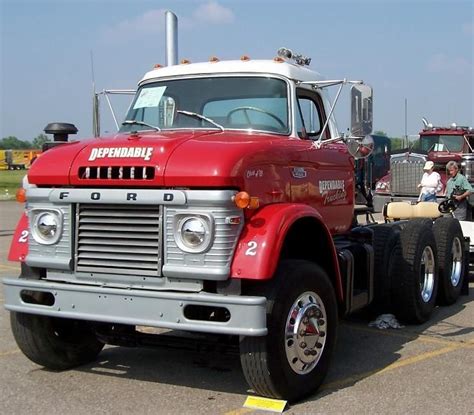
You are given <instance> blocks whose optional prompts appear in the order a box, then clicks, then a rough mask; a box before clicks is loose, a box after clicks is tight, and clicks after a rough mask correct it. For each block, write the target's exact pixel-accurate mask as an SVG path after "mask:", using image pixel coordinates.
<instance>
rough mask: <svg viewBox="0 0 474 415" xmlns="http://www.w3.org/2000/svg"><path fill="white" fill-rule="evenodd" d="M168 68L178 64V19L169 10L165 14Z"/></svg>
mask: <svg viewBox="0 0 474 415" xmlns="http://www.w3.org/2000/svg"><path fill="white" fill-rule="evenodd" d="M165 31H166V66H171V65H177V64H178V18H177V17H176V15H175V14H174V13H173V12H170V11H169V10H168V11H166V13H165Z"/></svg>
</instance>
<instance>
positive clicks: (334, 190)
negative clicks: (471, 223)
mask: <svg viewBox="0 0 474 415" xmlns="http://www.w3.org/2000/svg"><path fill="white" fill-rule="evenodd" d="M308 64H309V59H308V58H306V57H304V56H302V55H299V54H295V53H293V52H291V51H290V50H288V49H284V48H282V49H281V50H279V53H278V56H276V57H275V58H274V59H271V60H252V59H250V58H248V57H247V56H243V57H242V58H241V59H240V60H236V61H219V60H218V59H217V58H211V60H210V61H209V62H204V63H196V64H191V63H189V62H188V61H183V63H182V64H179V65H172V66H167V67H161V66H160V65H157V66H156V67H155V68H154V69H153V70H152V71H150V72H148V73H147V74H146V75H145V77H144V78H143V79H142V80H141V81H140V83H139V85H138V90H137V93H136V95H135V98H134V100H133V102H132V104H131V106H130V110H129V112H128V114H127V117H126V119H125V120H124V122H123V124H122V128H121V129H120V131H119V132H118V133H117V134H116V135H115V136H113V137H109V138H104V137H98V138H96V139H90V140H84V141H70V142H57V143H56V144H57V145H55V146H54V147H52V148H50V149H48V150H47V151H45V152H44V154H43V155H42V156H41V157H40V158H39V159H38V160H37V161H36V162H35V163H34V164H33V166H32V167H31V169H30V171H29V173H28V181H29V187H28V189H27V193H26V195H27V206H26V211H27V214H26V216H25V217H24V218H23V220H22V222H20V224H19V226H18V228H17V231H16V234H15V238H14V240H13V245H12V250H11V255H10V258H11V259H12V260H20V261H21V262H22V272H21V275H20V276H19V278H15V277H13V276H12V278H5V279H4V281H3V284H4V291H5V294H4V298H5V301H4V303H5V307H6V309H7V310H9V311H10V312H11V313H10V315H11V325H12V331H13V334H14V337H15V340H16V342H17V343H18V346H19V347H20V349H21V350H22V352H23V353H24V354H25V355H26V356H27V357H28V358H29V359H31V360H32V361H34V362H36V363H38V364H39V365H42V366H45V367H47V368H50V369H54V370H64V369H68V368H71V367H74V366H78V365H81V364H84V363H87V362H91V361H94V360H95V359H96V358H97V356H98V354H99V353H100V351H101V349H102V348H103V347H104V345H105V344H116V345H127V346H130V345H140V344H150V342H151V341H152V340H151V338H150V336H151V335H150V334H149V333H145V332H143V331H142V330H141V327H143V326H148V327H153V328H160V329H171V330H177V331H185V332H191V333H199V334H200V335H201V336H206V337H208V338H217V339H218V341H219V342H220V343H221V344H226V342H231V343H232V345H233V346H236V347H238V348H239V350H240V359H241V363H242V369H243V372H244V375H245V378H246V380H247V382H248V384H249V385H250V387H251V388H252V389H253V390H254V391H255V392H256V393H258V394H261V395H264V396H269V397H276V398H283V399H287V400H290V401H295V400H298V399H301V398H303V397H305V396H308V395H309V394H311V393H314V392H315V391H316V390H317V389H318V387H319V386H320V385H321V383H322V382H323V380H324V377H325V375H326V373H327V371H328V369H329V366H330V360H331V355H332V352H333V350H334V347H335V342H336V333H337V326H338V322H339V318H341V317H344V316H346V315H349V314H351V313H353V312H354V311H357V310H360V309H362V308H364V307H372V308H373V309H374V310H377V311H392V312H394V313H396V315H397V317H398V318H400V319H401V320H402V321H404V322H407V323H421V322H425V321H427V320H428V319H429V318H430V316H431V313H432V311H433V309H434V307H435V305H436V304H451V303H453V302H455V301H456V300H457V298H458V296H459V295H460V293H461V287H462V286H463V281H464V280H465V278H464V274H465V271H466V268H465V255H466V254H465V250H464V249H463V247H464V240H463V235H462V231H461V229H460V227H459V223H458V222H457V221H456V220H454V219H452V218H441V219H438V220H436V221H434V222H433V221H430V220H406V221H393V222H391V223H388V224H371V225H369V226H359V225H358V223H357V220H356V218H355V213H354V188H355V179H354V158H360V157H362V156H365V157H366V156H368V155H369V154H370V152H371V150H372V147H373V141H372V140H371V139H370V138H366V136H367V135H368V134H370V132H371V129H372V90H371V88H370V87H368V86H367V85H364V84H363V83H362V82H361V81H347V80H346V79H343V80H325V79H323V78H322V77H321V76H320V75H319V74H318V73H317V72H315V71H312V70H310V69H309V68H308ZM347 84H351V85H353V86H352V92H351V108H352V111H351V118H352V120H351V137H344V136H342V135H340V134H339V132H338V129H337V126H336V123H335V120H334V117H333V109H334V106H335V104H336V101H337V98H338V97H339V93H340V92H341V90H342V88H343V86H344V85H347ZM331 86H336V87H338V88H339V89H338V92H337V94H336V98H335V100H334V102H331V101H330V99H329V96H328V94H327V92H326V89H327V88H328V87H331ZM48 131H49V132H50V133H53V134H55V135H57V136H58V137H59V138H61V140H64V138H65V135H67V134H69V133H74V132H76V131H77V130H76V129H75V127H74V126H73V125H67V124H60V123H57V124H50V125H49V128H48ZM56 133H57V134H56ZM453 247H456V251H455V252H456V255H455V256H453ZM453 273H454V275H455V278H453V277H452V275H453ZM153 336H154V339H153V342H155V343H156V342H159V341H160V340H159V338H160V336H161V335H159V334H158V335H153ZM162 338H163V337H162ZM169 338H170V337H169V336H167V337H165V339H168V340H169ZM164 341H166V340H164ZM183 341H184V342H186V341H189V339H188V338H185V339H184V340H183Z"/></svg>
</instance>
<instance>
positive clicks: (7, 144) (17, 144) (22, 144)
mask: <svg viewBox="0 0 474 415" xmlns="http://www.w3.org/2000/svg"><path fill="white" fill-rule="evenodd" d="M31 147H32V144H31V142H29V141H26V140H20V139H18V138H17V137H14V136H12V135H10V136H8V137H3V138H2V139H1V140H0V149H2V150H9V149H12V150H17V149H29V148H31Z"/></svg>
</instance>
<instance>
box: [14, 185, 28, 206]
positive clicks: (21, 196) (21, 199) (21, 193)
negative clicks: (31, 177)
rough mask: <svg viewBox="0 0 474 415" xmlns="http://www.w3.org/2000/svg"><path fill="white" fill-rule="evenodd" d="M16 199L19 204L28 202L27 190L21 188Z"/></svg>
mask: <svg viewBox="0 0 474 415" xmlns="http://www.w3.org/2000/svg"><path fill="white" fill-rule="evenodd" d="M15 198H16V201H17V202H18V203H25V202H26V190H25V189H24V188H23V187H19V188H18V189H17V191H16V195H15Z"/></svg>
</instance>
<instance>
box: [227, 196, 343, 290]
mask: <svg viewBox="0 0 474 415" xmlns="http://www.w3.org/2000/svg"><path fill="white" fill-rule="evenodd" d="M303 218H312V219H314V220H315V221H316V222H317V223H318V225H319V226H320V227H321V229H323V231H324V234H325V235H324V236H325V239H326V240H327V242H328V243H327V248H328V250H329V252H330V255H331V257H332V268H333V270H334V273H335V275H333V276H330V278H331V277H333V278H334V279H335V289H336V294H337V296H338V297H339V299H342V298H343V289H342V282H341V275H340V271H339V262H338V260H337V253H336V249H335V247H334V244H333V242H332V237H331V234H330V232H329V229H328V228H327V227H326V225H325V224H324V221H323V218H322V216H321V214H320V213H319V212H318V211H317V210H316V209H314V208H312V207H310V206H307V205H301V204H295V203H281V204H273V205H268V206H265V207H264V208H262V209H260V210H259V211H258V212H257V213H256V214H255V215H254V216H252V218H251V219H250V220H248V221H247V222H246V223H245V225H244V228H243V230H242V233H241V235H240V239H239V241H238V243H237V247H236V251H235V255H234V259H233V261H232V265H231V278H236V279H249V280H268V279H271V278H272V277H273V274H274V273H275V270H276V267H277V265H278V260H279V258H280V253H281V250H282V247H283V244H284V242H285V238H286V236H287V234H288V232H289V230H290V229H291V227H292V225H293V224H294V223H295V222H296V221H298V220H299V219H303ZM331 279H332V278H331Z"/></svg>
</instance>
